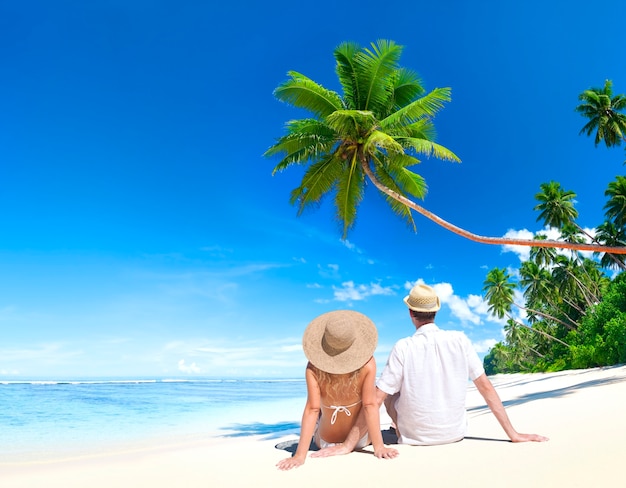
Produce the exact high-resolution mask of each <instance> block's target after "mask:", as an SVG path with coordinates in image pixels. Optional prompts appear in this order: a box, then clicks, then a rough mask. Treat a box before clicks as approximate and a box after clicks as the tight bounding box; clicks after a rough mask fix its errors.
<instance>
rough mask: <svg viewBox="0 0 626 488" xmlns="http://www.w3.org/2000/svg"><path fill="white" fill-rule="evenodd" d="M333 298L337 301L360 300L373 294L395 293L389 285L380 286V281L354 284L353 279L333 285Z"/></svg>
mask: <svg viewBox="0 0 626 488" xmlns="http://www.w3.org/2000/svg"><path fill="white" fill-rule="evenodd" d="M333 290H334V298H335V300H337V301H339V302H349V301H360V300H364V299H366V298H367V297H370V296H374V295H395V294H396V292H395V291H394V290H393V288H391V287H384V286H381V285H380V283H370V284H368V285H355V283H354V281H345V282H343V283H342V284H341V287H337V286H333Z"/></svg>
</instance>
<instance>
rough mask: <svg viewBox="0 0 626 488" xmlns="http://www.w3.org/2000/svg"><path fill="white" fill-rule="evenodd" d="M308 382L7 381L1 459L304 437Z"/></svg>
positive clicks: (2, 389) (1, 394) (0, 415)
mask: <svg viewBox="0 0 626 488" xmlns="http://www.w3.org/2000/svg"><path fill="white" fill-rule="evenodd" d="M305 397H306V385H305V382H304V380H259V379H253V380H252V379H234V380H217V379H194V380H168V379H148V380H146V379H142V380H128V379H124V380H122V379H107V380H85V379H82V380H63V381H57V380H55V381H3V380H0V402H1V405H2V408H1V409H0V429H1V434H0V460H1V461H0V462H11V461H18V460H37V459H48V458H50V457H59V456H63V455H71V454H75V453H79V452H80V453H97V452H99V451H103V450H108V449H111V448H112V447H115V446H132V445H146V443H148V444H150V443H153V442H154V443H156V442H163V441H164V440H167V439H181V438H206V437H215V436H244V435H255V434H261V435H264V436H269V437H272V436H275V437H278V436H280V435H284V434H288V433H297V432H298V430H299V420H300V417H301V415H302V408H303V406H304V399H305Z"/></svg>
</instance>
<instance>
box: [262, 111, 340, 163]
mask: <svg viewBox="0 0 626 488" xmlns="http://www.w3.org/2000/svg"><path fill="white" fill-rule="evenodd" d="M336 139H337V138H336V134H335V132H334V131H333V130H332V129H331V128H330V127H328V126H327V125H326V124H325V123H324V122H322V121H319V120H317V119H300V120H292V121H290V122H289V123H288V124H287V134H286V135H285V136H283V137H281V138H280V139H278V141H277V142H276V144H274V145H273V146H271V147H270V148H269V149H268V150H267V151H266V152H265V153H264V156H266V157H271V156H276V155H279V154H284V157H283V159H282V160H281V161H280V162H279V163H278V164H277V165H276V167H275V168H274V170H273V172H272V174H275V173H276V172H278V171H282V170H283V169H285V168H287V167H288V166H290V165H292V164H305V163H307V162H308V161H309V160H313V159H316V158H318V157H320V156H322V155H323V154H325V153H329V152H331V151H332V149H333V147H334V146H335V144H336Z"/></svg>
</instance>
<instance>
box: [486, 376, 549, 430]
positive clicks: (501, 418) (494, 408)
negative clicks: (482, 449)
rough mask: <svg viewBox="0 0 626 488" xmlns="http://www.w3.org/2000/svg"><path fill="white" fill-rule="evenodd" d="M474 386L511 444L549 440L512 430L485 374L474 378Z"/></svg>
mask: <svg viewBox="0 0 626 488" xmlns="http://www.w3.org/2000/svg"><path fill="white" fill-rule="evenodd" d="M474 384H475V385H476V388H477V389H478V392H479V393H480V394H481V395H482V397H483V398H484V399H485V402H487V406H488V407H489V409H490V410H491V412H492V413H493V414H494V415H495V417H496V419H497V420H498V422H499V423H500V425H501V426H502V428H503V429H504V432H506V435H508V436H509V439H511V442H544V441H547V440H549V439H548V438H547V437H544V436H542V435H538V434H520V433H519V432H517V431H516V430H515V429H514V428H513V425H512V424H511V420H510V419H509V416H508V414H507V413H506V410H505V409H504V405H502V400H500V396H499V395H498V392H497V391H496V389H495V388H494V387H493V384H492V383H491V381H489V378H487V375H486V374H485V373H483V374H482V375H480V376H479V377H478V378H476V379H475V380H474Z"/></svg>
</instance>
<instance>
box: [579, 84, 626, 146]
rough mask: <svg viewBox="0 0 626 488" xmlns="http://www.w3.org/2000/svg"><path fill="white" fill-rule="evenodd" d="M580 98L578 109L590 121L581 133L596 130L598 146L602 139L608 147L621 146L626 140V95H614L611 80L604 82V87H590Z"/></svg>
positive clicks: (595, 139)
mask: <svg viewBox="0 0 626 488" xmlns="http://www.w3.org/2000/svg"><path fill="white" fill-rule="evenodd" d="M578 99H579V100H580V101H581V102H582V103H581V104H580V105H578V106H577V107H576V111H577V112H579V113H580V114H581V115H582V116H583V117H586V118H588V119H589V121H588V122H587V123H586V124H585V125H584V127H583V128H582V129H581V130H580V133H581V134H586V135H587V136H590V135H591V134H593V133H594V132H595V138H594V142H595V145H596V146H597V145H598V144H600V143H601V142H602V141H604V144H605V145H606V147H612V146H619V145H620V144H621V143H622V141H626V115H624V114H623V113H621V111H623V110H624V109H626V96H624V95H613V83H612V81H611V80H606V81H605V82H604V87H602V88H590V89H588V90H585V91H584V92H582V93H581V94H580V95H579V96H578Z"/></svg>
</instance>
